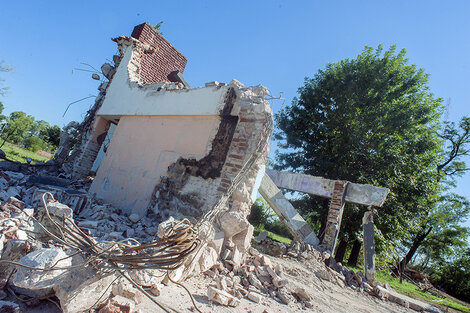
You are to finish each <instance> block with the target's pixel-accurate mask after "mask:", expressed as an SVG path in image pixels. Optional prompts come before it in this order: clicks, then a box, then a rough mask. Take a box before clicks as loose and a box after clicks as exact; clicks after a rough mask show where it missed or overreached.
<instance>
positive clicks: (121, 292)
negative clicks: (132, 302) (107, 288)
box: [111, 283, 137, 299]
mask: <svg viewBox="0 0 470 313" xmlns="http://www.w3.org/2000/svg"><path fill="white" fill-rule="evenodd" d="M111 293H112V295H113V296H122V297H125V298H128V299H133V298H134V297H135V295H136V294H137V289H136V288H134V287H133V286H131V285H129V284H126V283H117V284H114V285H113V287H112V291H111Z"/></svg>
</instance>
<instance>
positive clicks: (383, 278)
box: [348, 266, 470, 313]
mask: <svg viewBox="0 0 470 313" xmlns="http://www.w3.org/2000/svg"><path fill="white" fill-rule="evenodd" d="M348 268H350V269H352V270H354V271H355V272H357V271H362V272H363V273H364V268H362V267H352V266H348ZM375 278H376V280H378V281H380V282H383V283H388V284H389V285H390V287H392V288H393V289H395V291H396V292H398V293H401V294H403V295H406V296H408V297H411V298H415V299H418V300H421V301H424V302H427V303H430V304H433V305H437V306H440V307H441V308H442V306H445V307H449V308H452V309H454V310H457V311H460V312H466V313H470V309H469V308H468V307H466V306H463V305H461V304H459V303H457V302H455V301H452V300H450V299H447V298H440V297H437V296H434V295H432V294H430V293H427V292H424V291H422V290H421V289H420V288H419V287H418V286H415V285H413V284H411V283H409V282H407V281H406V280H403V283H400V280H399V279H398V278H395V277H393V276H392V275H390V273H389V272H388V270H387V271H377V273H376V277H375Z"/></svg>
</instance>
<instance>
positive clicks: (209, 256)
mask: <svg viewBox="0 0 470 313" xmlns="http://www.w3.org/2000/svg"><path fill="white" fill-rule="evenodd" d="M218 257H219V255H218V254H217V251H216V250H215V249H214V248H213V247H211V246H206V247H204V248H202V251H201V256H200V257H199V261H198V262H199V268H200V271H201V272H206V271H207V270H209V269H210V268H211V267H212V266H214V264H215V263H217V259H218Z"/></svg>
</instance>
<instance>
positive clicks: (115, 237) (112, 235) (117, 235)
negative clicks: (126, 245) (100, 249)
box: [109, 231, 123, 240]
mask: <svg viewBox="0 0 470 313" xmlns="http://www.w3.org/2000/svg"><path fill="white" fill-rule="evenodd" d="M109 239H111V240H118V239H123V237H122V232H120V231H113V232H111V233H109Z"/></svg>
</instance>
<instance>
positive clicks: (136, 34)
mask: <svg viewBox="0 0 470 313" xmlns="http://www.w3.org/2000/svg"><path fill="white" fill-rule="evenodd" d="M131 36H132V37H133V38H135V39H138V40H140V41H142V42H144V43H146V44H149V45H151V46H153V47H155V48H156V52H155V53H152V54H145V55H144V56H143V58H142V60H141V61H140V63H141V72H140V80H141V81H142V82H145V83H156V82H161V81H170V79H169V78H168V75H169V74H170V73H171V72H173V71H179V72H181V73H183V71H184V68H185V67H186V63H187V62H188V60H187V59H186V57H185V56H184V55H183V54H182V53H181V52H179V51H178V50H176V48H175V47H173V45H172V44H171V43H169V42H168V41H167V40H166V39H165V38H164V37H163V36H162V35H161V34H160V33H159V32H157V31H156V30H155V29H154V28H153V27H152V25H150V24H149V23H143V24H140V25H137V26H136V27H134V30H133V31H132V35H131Z"/></svg>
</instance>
